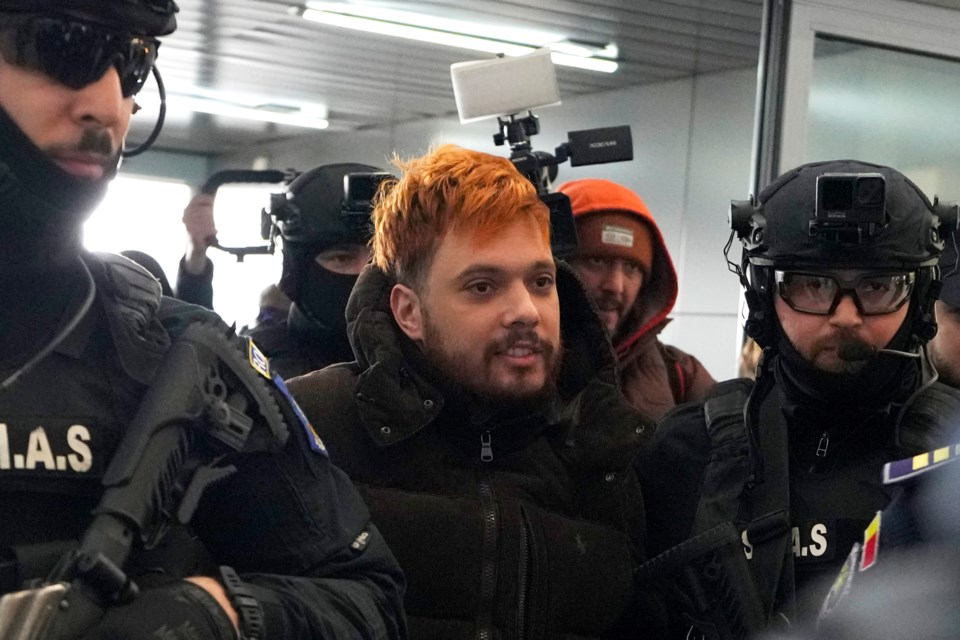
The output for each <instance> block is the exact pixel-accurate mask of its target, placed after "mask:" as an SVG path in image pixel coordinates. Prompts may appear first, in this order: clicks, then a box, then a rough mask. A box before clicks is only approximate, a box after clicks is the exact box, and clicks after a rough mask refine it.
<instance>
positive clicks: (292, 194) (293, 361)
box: [177, 162, 389, 378]
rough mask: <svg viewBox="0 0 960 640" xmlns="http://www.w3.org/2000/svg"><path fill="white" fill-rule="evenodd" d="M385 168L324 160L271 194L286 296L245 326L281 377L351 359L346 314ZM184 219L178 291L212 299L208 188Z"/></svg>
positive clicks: (365, 257)
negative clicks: (279, 306)
mask: <svg viewBox="0 0 960 640" xmlns="http://www.w3.org/2000/svg"><path fill="white" fill-rule="evenodd" d="M388 175H389V174H387V173H384V172H382V170H381V169H378V168H377V167H372V166H369V165H365V164H357V163H347V162H345V163H337V164H328V165H323V166H319V167H316V168H314V169H311V170H310V171H307V172H305V173H303V174H301V175H300V176H298V177H297V178H296V179H295V180H294V181H293V182H291V183H290V185H289V187H287V189H286V191H285V192H284V193H283V194H276V195H275V197H274V198H273V200H272V204H271V208H270V214H271V216H272V218H273V219H274V221H275V223H276V225H277V227H278V230H279V232H280V236H281V238H282V241H283V272H282V275H281V277H280V282H279V290H280V291H281V292H282V293H283V294H284V295H285V296H286V298H287V299H288V302H292V304H290V306H289V310H288V311H287V312H286V313H284V314H281V313H279V312H274V313H263V312H262V313H261V317H259V318H258V322H257V324H256V326H254V327H253V328H251V329H250V330H248V331H246V334H247V335H249V336H250V337H252V338H253V339H254V340H255V341H256V343H257V345H258V346H259V347H260V348H261V349H262V350H263V352H264V353H265V354H266V355H268V356H269V357H270V360H271V364H272V365H273V367H274V369H275V370H276V371H277V372H279V373H280V374H281V375H282V376H283V377H284V378H289V377H293V376H297V375H302V374H304V373H307V372H309V371H314V370H316V369H322V368H323V367H325V366H327V365H328V364H332V363H334V362H344V361H348V360H352V359H353V351H352V350H351V349H350V343H349V341H348V340H347V324H346V319H345V316H344V314H345V311H346V307H347V299H348V298H349V297H350V291H351V290H352V289H353V285H354V283H355V282H356V281H357V275H358V274H359V273H360V271H361V270H362V269H363V267H364V266H365V265H366V264H367V262H369V261H370V247H369V246H368V242H369V240H370V236H371V233H372V225H371V223H370V211H371V209H372V200H373V197H374V195H375V193H376V188H377V187H378V186H379V182H380V181H381V180H382V179H383V178H384V177H386V176H388ZM184 223H185V225H186V227H187V230H188V235H189V236H190V242H189V246H188V250H187V254H186V255H185V256H184V258H183V260H181V262H180V270H179V272H178V274H177V293H178V295H180V297H181V298H182V299H184V300H188V301H190V302H194V303H196V304H202V305H203V306H206V307H210V305H211V304H212V298H213V288H212V280H213V263H212V262H211V261H210V259H209V258H207V257H206V255H205V254H206V250H207V242H208V235H209V234H210V233H211V230H212V232H213V233H215V232H216V229H215V227H214V225H213V196H210V195H205V194H200V195H198V196H196V197H195V198H194V200H192V201H191V203H190V205H188V207H187V209H186V210H185V212H184ZM261 309H262V311H263V308H261Z"/></svg>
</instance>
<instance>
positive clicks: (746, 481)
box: [637, 161, 960, 636]
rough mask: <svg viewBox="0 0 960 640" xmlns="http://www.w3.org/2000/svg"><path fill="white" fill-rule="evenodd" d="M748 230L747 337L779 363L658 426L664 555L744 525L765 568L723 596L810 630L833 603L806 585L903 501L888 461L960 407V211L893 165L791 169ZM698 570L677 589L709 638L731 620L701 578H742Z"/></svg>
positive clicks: (748, 549) (653, 529)
mask: <svg viewBox="0 0 960 640" xmlns="http://www.w3.org/2000/svg"><path fill="white" fill-rule="evenodd" d="M731 224H732V227H733V231H734V233H736V234H737V236H738V237H739V238H740V239H741V241H742V242H743V246H744V252H743V259H742V264H741V265H739V266H737V265H734V266H735V267H736V269H735V270H736V271H737V272H738V273H739V274H740V277H741V282H742V283H743V284H744V286H745V288H746V301H747V303H748V305H749V315H748V317H747V320H746V324H745V331H746V333H747V335H749V336H751V337H753V338H754V339H755V340H756V341H757V342H758V343H759V344H760V345H761V346H762V347H763V348H764V353H763V356H762V358H761V363H760V366H759V367H758V377H757V380H756V383H755V384H754V383H753V382H750V381H747V380H736V381H730V382H727V383H723V384H722V385H720V386H719V387H718V388H717V389H716V390H715V391H714V392H713V393H712V394H711V395H710V397H708V399H707V400H706V401H705V402H704V403H702V404H698V405H688V406H685V407H681V408H678V409H677V410H675V411H674V412H672V413H670V414H668V415H667V416H666V417H665V418H664V420H663V421H662V423H661V424H660V426H659V427H658V430H657V432H656V434H655V435H654V438H653V442H652V444H651V447H650V449H649V451H648V455H646V456H644V458H643V461H642V464H639V465H638V467H637V468H638V470H639V472H640V473H641V476H642V481H643V485H644V497H645V500H647V505H648V518H649V531H650V541H651V547H652V550H651V551H652V552H656V551H663V550H666V549H669V548H671V547H673V546H675V545H677V544H678V543H680V542H682V541H684V540H685V539H687V538H690V537H691V536H697V535H699V534H703V535H702V536H701V537H700V538H698V539H696V540H697V541H698V542H699V543H703V542H704V541H709V540H710V539H711V537H713V538H714V539H719V537H716V536H713V534H708V533H707V532H711V531H712V532H714V533H716V532H717V531H718V529H717V528H716V527H720V526H722V525H724V523H730V522H732V523H733V528H735V531H736V534H739V535H735V536H734V537H735V539H736V543H737V545H738V546H739V544H740V543H741V542H742V545H743V546H742V550H743V553H742V554H733V555H729V556H727V557H729V558H732V559H734V560H736V559H737V558H738V557H739V558H740V559H741V560H742V559H743V558H744V557H745V558H746V559H747V562H748V564H749V569H748V571H747V572H746V574H744V573H742V572H740V573H738V571H737V569H736V568H735V567H734V568H732V569H730V571H728V572H727V573H726V575H728V576H733V575H738V576H741V577H742V576H744V575H745V576H746V580H734V581H730V582H729V583H728V584H727V585H726V586H725V587H724V588H723V589H721V591H723V593H725V594H727V595H729V594H730V593H732V592H731V591H730V589H729V588H733V587H735V589H734V591H736V592H737V593H739V594H742V593H750V594H753V595H754V596H756V597H755V601H752V602H750V603H748V604H747V605H746V607H747V608H741V610H740V613H742V612H743V611H747V610H752V611H759V615H757V616H754V618H753V620H754V621H756V620H757V619H761V620H773V619H777V620H781V621H782V620H784V619H790V620H794V619H798V618H799V619H800V620H809V614H810V613H811V612H815V607H816V606H818V604H819V602H820V600H822V597H823V593H822V592H812V593H811V592H809V591H807V592H805V591H804V587H806V586H807V585H808V584H810V583H812V582H813V580H814V578H816V577H817V576H821V575H828V574H832V573H834V572H835V571H836V569H837V567H838V565H839V564H840V563H842V561H843V559H844V558H845V557H846V556H847V554H848V552H849V551H850V549H851V547H852V545H853V543H854V541H855V540H856V539H858V538H859V537H861V536H862V532H863V530H864V529H865V528H866V526H867V525H868V524H869V522H870V520H871V519H872V518H873V517H874V514H875V513H876V512H877V511H878V510H880V509H882V508H883V507H884V506H885V505H886V504H887V503H888V501H889V499H890V491H889V490H888V488H886V487H885V486H884V485H883V484H882V482H881V477H880V471H881V468H882V467H883V464H884V463H885V462H888V461H890V460H893V459H896V458H902V457H905V456H909V455H913V454H918V453H920V452H923V451H926V450H928V449H933V448H935V447H936V446H940V445H942V444H945V439H946V434H947V433H949V428H950V425H951V424H952V420H953V418H954V417H955V416H956V415H957V412H958V410H960V394H958V393H957V392H956V391H955V390H953V389H950V388H948V387H946V386H943V385H941V384H939V383H936V382H934V381H933V378H934V374H933V370H932V368H931V367H930V366H929V363H928V360H927V358H926V356H925V353H924V351H923V345H924V344H925V343H926V342H927V341H928V340H929V339H930V338H931V337H932V336H933V334H934V333H935V331H936V324H935V320H934V316H933V302H934V300H935V299H936V296H937V292H938V290H939V286H940V281H939V269H938V267H937V258H938V256H939V254H940V252H941V250H942V249H943V239H942V236H943V234H944V233H945V232H946V231H947V230H948V229H953V228H955V226H956V224H957V217H956V209H955V208H951V207H947V206H944V205H940V204H932V203H931V202H930V201H929V200H928V199H927V197H926V196H925V195H924V194H923V193H922V192H921V191H920V189H919V188H917V187H916V186H915V185H914V184H913V183H912V182H910V181H909V180H908V179H907V178H905V177H904V176H903V175H902V174H900V173H898V172H897V171H895V170H893V169H890V168H888V167H881V166H877V165H872V164H867V163H862V162H855V161H837V162H826V163H815V164H809V165H804V166H802V167H799V168H797V169H794V170H792V171H789V172H787V173H786V174H784V175H782V176H781V177H780V178H778V179H777V180H776V181H774V182H773V183H772V184H771V185H769V186H768V187H767V188H766V189H765V190H764V191H763V192H762V193H761V194H760V198H759V202H756V203H754V202H753V201H751V202H739V203H734V205H733V207H732V209H731ZM731 240H732V236H731ZM726 539H727V540H728V541H729V536H728V537H727V538H726ZM688 546H689V545H688ZM708 546H709V545H708ZM707 552H708V553H707V555H709V553H713V551H711V550H709V549H708V550H707ZM666 555H668V556H669V554H666ZM673 555H676V554H673ZM689 555H690V556H691V557H692V556H694V555H696V554H695V553H691V554H689ZM700 557H701V559H702V557H705V556H700ZM715 557H716V556H715ZM690 566H693V567H695V568H696V571H698V572H699V573H698V574H697V576H698V577H697V579H693V577H692V575H693V574H691V572H689V571H687V573H685V574H684V576H685V577H684V578H682V579H679V580H674V581H673V582H672V583H670V590H671V593H672V594H674V595H676V594H681V596H680V597H678V602H679V603H680V604H679V605H678V606H679V607H681V608H683V609H684V612H683V613H684V618H683V620H684V622H685V624H684V627H687V628H688V627H689V626H691V624H692V625H693V626H699V627H700V630H701V631H703V632H705V633H706V634H707V635H708V636H709V635H711V634H712V632H714V631H716V629H717V628H718V627H722V624H721V623H718V622H717V620H718V617H717V616H715V615H713V614H714V613H716V612H713V613H711V612H710V611H707V610H706V609H708V608H709V607H703V606H701V607H700V608H699V609H698V608H697V606H695V605H696V601H697V598H696V597H695V596H692V595H691V592H694V591H696V589H697V588H698V587H697V586H696V585H694V584H693V583H696V582H699V586H700V587H706V588H707V590H709V588H710V585H711V584H713V585H716V584H720V583H722V582H723V581H722V580H718V579H717V576H718V575H720V573H724V572H723V571H721V572H720V573H717V570H718V567H719V563H717V562H713V563H712V564H711V563H710V562H706V563H702V562H701V563H699V564H698V563H697V562H693V563H692V564H691V565H690ZM720 568H722V567H720ZM747 583H749V584H747ZM728 587H729V588H728ZM795 596H799V600H798V601H797V606H796V607H795V606H794V602H795ZM700 604H701V605H702V604H703V602H702V601H701V602H700ZM737 615H740V614H738V613H736V612H734V617H736V616H737ZM722 618H723V615H722V614H721V615H720V616H719V619H722ZM742 623H744V621H743V620H740V621H739V622H738V623H737V624H742ZM735 626H736V625H734V627H735ZM748 626H749V625H748ZM686 630H687V629H686V628H681V629H678V631H679V633H684V632H685V631H686ZM741 630H742V629H741ZM721 635H722V634H721Z"/></svg>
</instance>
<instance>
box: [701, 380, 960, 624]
mask: <svg viewBox="0 0 960 640" xmlns="http://www.w3.org/2000/svg"><path fill="white" fill-rule="evenodd" d="M765 389H766V393H765V394H764V397H758V398H756V399H751V397H750V396H751V394H753V393H764V391H765ZM765 389H761V388H760V386H757V385H754V383H753V382H752V381H749V380H744V379H740V380H731V381H728V382H724V383H720V384H719V385H718V386H717V388H716V389H715V390H714V392H713V393H712V394H711V397H710V398H709V399H708V400H707V401H706V402H705V403H704V417H705V423H706V425H705V426H706V430H707V433H708V436H709V438H710V457H709V459H708V462H707V465H706V467H705V469H704V475H703V483H702V490H701V497H700V502H699V504H698V507H697V513H696V517H695V521H694V528H693V531H692V533H691V535H693V536H695V535H697V534H701V533H703V532H706V531H708V530H710V529H712V528H713V527H716V526H718V525H721V524H722V523H725V522H732V523H734V525H735V526H736V528H737V530H738V531H741V532H742V534H741V535H742V539H743V541H744V552H745V553H746V554H747V556H748V558H750V564H751V567H752V568H753V575H754V578H755V583H756V585H755V586H756V588H757V590H758V591H759V595H760V598H761V600H762V601H763V604H764V606H765V608H766V613H767V618H768V620H769V619H772V618H773V617H776V616H778V615H779V614H782V615H783V616H785V617H787V618H789V617H791V616H792V615H793V599H794V594H793V587H794V549H793V546H795V545H796V542H795V541H794V540H792V535H791V534H792V533H793V532H792V525H793V523H792V522H791V517H790V515H791V514H790V484H789V475H788V474H789V460H788V457H787V446H788V445H787V434H786V426H785V424H783V421H781V420H771V419H769V416H770V415H771V414H772V413H773V412H774V411H776V412H779V407H780V406H781V404H782V398H780V397H779V395H780V391H779V389H778V387H777V386H775V385H774V386H771V387H766V388H765ZM751 401H752V402H751ZM754 403H755V404H756V406H757V407H758V409H757V413H756V414H755V415H754V419H755V420H760V421H763V420H764V418H763V417H762V416H764V415H767V416H768V417H767V420H766V421H765V422H759V424H762V425H763V427H764V428H762V429H757V430H755V431H754V433H750V432H749V431H748V429H747V428H746V424H747V422H746V419H745V412H746V411H747V410H749V408H750V407H751V406H752V405H753V404H754ZM765 403H766V404H768V405H769V406H770V407H772V408H770V409H768V410H767V411H764V410H763V405H764V404H765ZM950 415H960V396H958V394H957V393H956V392H955V391H954V390H952V389H949V388H947V387H944V386H942V385H938V384H932V385H928V386H925V387H924V388H922V389H921V390H920V391H919V392H918V393H917V394H915V395H914V396H913V397H912V398H911V399H910V400H909V401H908V402H907V403H905V405H904V407H903V409H902V410H901V412H900V414H899V416H898V417H897V423H896V426H895V433H896V435H897V442H896V445H897V447H898V451H900V452H901V453H902V456H909V455H913V454H914V453H917V452H919V451H925V450H927V449H931V448H934V447H935V446H938V445H940V444H943V443H944V442H945V441H946V439H947V438H948V430H947V427H948V426H949V425H948V424H945V423H948V422H949V421H948V420H945V416H950ZM751 439H753V440H755V442H754V443H751V442H750V440H751ZM758 454H759V455H758ZM754 456H757V457H758V458H759V459H756V458H754ZM758 476H759V477H758ZM876 480H877V484H878V485H879V484H880V468H879V467H878V468H877V478H876ZM810 549H811V551H810V552H811V553H814V552H815V551H817V550H818V549H817V548H816V547H814V546H813V545H811V546H810ZM803 550H804V551H807V549H806V548H805V549H803ZM803 555H804V556H806V555H807V554H806V553H804V554H803Z"/></svg>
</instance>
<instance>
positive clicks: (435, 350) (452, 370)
mask: <svg viewBox="0 0 960 640" xmlns="http://www.w3.org/2000/svg"><path fill="white" fill-rule="evenodd" d="M423 323H424V340H423V353H424V356H425V357H426V359H427V361H428V362H430V364H432V365H433V366H434V367H435V368H436V369H437V370H438V371H439V372H440V373H441V374H443V375H444V376H445V378H446V379H447V380H448V381H449V382H452V383H454V384H456V385H458V386H459V387H461V388H462V389H463V390H465V391H467V392H468V393H471V394H472V395H474V396H476V397H477V398H478V399H480V400H483V401H485V402H489V403H495V404H501V405H524V406H527V405H533V404H536V403H538V402H539V401H541V400H544V399H546V398H549V397H550V396H552V395H553V394H554V392H555V391H556V388H557V378H558V377H559V375H560V366H561V364H562V362H561V358H560V354H562V352H563V348H562V346H561V345H557V346H556V347H555V346H554V345H553V344H550V343H549V342H547V341H545V340H541V339H540V338H539V337H538V336H537V334H536V331H535V330H534V329H533V328H531V327H517V328H513V329H511V330H510V331H509V332H508V333H507V335H506V336H505V337H503V338H501V339H499V340H497V341H496V342H494V343H492V344H489V345H487V346H486V348H485V349H484V351H483V357H482V360H481V362H480V364H479V366H477V365H475V363H474V362H473V360H472V356H471V354H469V353H463V352H453V351H450V350H448V349H447V348H446V345H445V343H444V339H443V336H442V334H441V333H440V331H439V330H438V328H437V326H436V325H435V324H434V323H432V322H431V321H430V320H429V316H427V315H426V314H424V316H423ZM518 342H525V343H535V344H536V345H537V348H538V349H540V355H541V357H542V359H543V364H544V370H545V371H546V376H545V379H544V383H543V385H542V386H540V388H538V389H533V390H529V389H526V388H523V387H521V386H520V385H516V386H510V385H507V386H503V385H501V384H498V383H496V381H494V380H492V379H490V378H489V373H490V372H491V369H492V364H493V359H494V357H496V354H497V353H502V352H504V351H505V350H506V349H507V348H509V347H510V346H511V345H513V344H516V343H518Z"/></svg>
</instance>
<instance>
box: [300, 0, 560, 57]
mask: <svg viewBox="0 0 960 640" xmlns="http://www.w3.org/2000/svg"><path fill="white" fill-rule="evenodd" d="M307 9H313V10H314V11H321V12H328V13H336V14H340V15H346V16H354V17H357V18H366V19H367V20H375V21H378V22H393V23H395V24H405V25H410V26H414V27H423V28H424V29H432V30H434V31H446V32H448V33H460V34H463V35H470V36H478V37H480V38H483V39H486V40H489V39H490V34H491V33H495V34H497V38H496V39H497V40H498V41H500V42H515V43H517V44H528V45H535V46H537V47H542V46H544V45H546V44H549V43H551V42H556V41H558V40H563V37H564V36H563V34H560V33H555V32H550V31H536V30H533V29H517V28H511V27H504V26H502V25H497V24H482V23H478V22H469V21H467V20H457V19H454V18H442V17H440V16H431V15H427V14H425V13H414V12H412V11H400V10H398V9H389V8H386V7H373V6H367V5H361V4H345V3H343V2H314V1H312V0H308V2H307Z"/></svg>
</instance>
